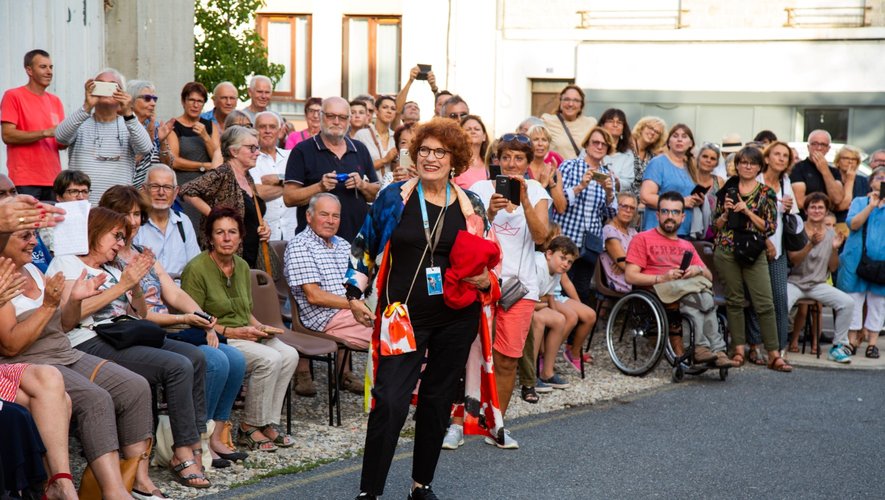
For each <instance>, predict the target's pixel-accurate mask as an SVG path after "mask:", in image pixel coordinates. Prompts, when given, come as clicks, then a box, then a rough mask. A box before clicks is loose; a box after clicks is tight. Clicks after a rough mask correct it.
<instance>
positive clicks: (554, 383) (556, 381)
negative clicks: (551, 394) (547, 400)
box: [540, 373, 571, 389]
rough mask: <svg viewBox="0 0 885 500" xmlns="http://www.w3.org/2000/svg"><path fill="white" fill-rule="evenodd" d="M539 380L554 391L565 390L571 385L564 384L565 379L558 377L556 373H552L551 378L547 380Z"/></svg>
mask: <svg viewBox="0 0 885 500" xmlns="http://www.w3.org/2000/svg"><path fill="white" fill-rule="evenodd" d="M540 380H541V382H544V383H545V384H547V385H549V386H550V387H552V388H554V389H566V388H568V387H569V386H571V384H569V383H568V382H566V381H565V379H564V378H562V377H560V376H559V374H557V373H554V374H553V376H552V377H550V378H548V379H543V378H542V379H540Z"/></svg>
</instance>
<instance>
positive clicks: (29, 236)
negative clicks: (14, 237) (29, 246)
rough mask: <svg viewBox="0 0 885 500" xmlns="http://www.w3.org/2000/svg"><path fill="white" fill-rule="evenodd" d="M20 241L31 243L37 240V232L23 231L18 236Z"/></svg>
mask: <svg viewBox="0 0 885 500" xmlns="http://www.w3.org/2000/svg"><path fill="white" fill-rule="evenodd" d="M18 237H19V238H21V240H22V241H31V240H36V239H37V231H23V232H22V233H21V234H20V235H18Z"/></svg>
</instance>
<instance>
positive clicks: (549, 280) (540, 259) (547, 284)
mask: <svg viewBox="0 0 885 500" xmlns="http://www.w3.org/2000/svg"><path fill="white" fill-rule="evenodd" d="M535 269H536V272H537V275H538V297H543V296H545V295H553V294H554V292H556V291H557V290H558V289H559V287H560V285H559V281H560V279H561V278H562V275H561V274H559V273H554V274H550V266H548V265H547V255H546V254H545V253H544V252H535Z"/></svg>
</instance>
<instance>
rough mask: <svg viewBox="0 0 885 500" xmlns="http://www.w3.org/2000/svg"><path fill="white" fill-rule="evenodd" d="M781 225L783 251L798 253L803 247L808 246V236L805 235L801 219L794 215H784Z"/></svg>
mask: <svg viewBox="0 0 885 500" xmlns="http://www.w3.org/2000/svg"><path fill="white" fill-rule="evenodd" d="M783 225H784V234H783V244H784V249H785V250H787V251H789V252H798V251H799V250H802V249H803V248H805V245H807V244H808V235H806V234H805V228H804V225H803V224H802V219H800V218H799V216H798V215H796V214H784V218H783Z"/></svg>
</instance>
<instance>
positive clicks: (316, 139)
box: [286, 134, 378, 242]
mask: <svg viewBox="0 0 885 500" xmlns="http://www.w3.org/2000/svg"><path fill="white" fill-rule="evenodd" d="M344 142H345V144H347V150H345V151H344V155H343V156H342V157H341V158H338V157H337V156H336V155H335V153H333V152H332V151H331V150H329V148H328V147H326V144H325V143H324V142H323V140H322V134H319V135H315V136H313V137H310V138H309V139H307V140H306V141H301V142H299V143H298V145H296V146H295V147H294V148H293V149H292V152H291V153H290V154H289V161H288V163H286V182H296V183H298V184H300V185H302V186H311V185H313V184H316V183H317V182H320V180H321V179H322V178H323V174H327V173H329V172H332V171H335V172H336V173H339V174H349V173H351V172H358V173H359V174H360V175H361V176H363V177H364V178H368V179H369V182H378V174H377V173H375V164H374V163H373V162H372V157H371V155H369V150H368V149H366V146H365V145H364V144H363V143H361V142H359V141H352V140H350V138H349V137H345V138H344ZM331 193H332V194H334V195H335V196H337V197H338V200H339V201H340V202H341V225H340V226H338V236H340V237H342V238H344V239H345V240H347V241H348V242H352V241H353V239H354V238H355V237H356V235H357V233H358V232H359V230H360V227H362V225H363V221H364V220H365V219H366V214H368V213H369V202H368V201H367V200H366V199H365V198H364V197H363V194H362V193H360V192H359V190H356V189H346V188H345V187H344V183H343V182H339V183H338V185H337V186H335V189H333V190H332V191H331ZM306 212H307V211H306V210H299V211H298V216H297V217H298V226H297V227H296V228H295V234H298V233H300V232H301V231H302V230H303V229H304V228H305V226H307V218H306V217H305V213H306Z"/></svg>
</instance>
